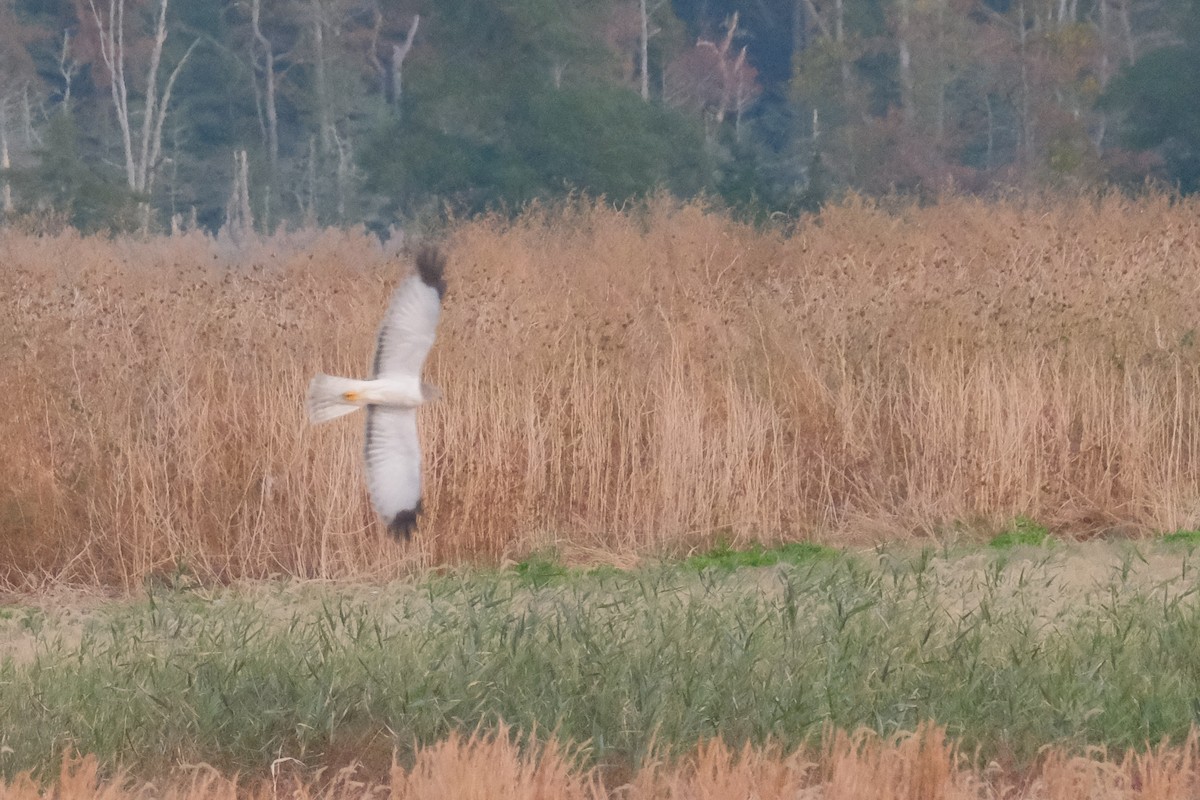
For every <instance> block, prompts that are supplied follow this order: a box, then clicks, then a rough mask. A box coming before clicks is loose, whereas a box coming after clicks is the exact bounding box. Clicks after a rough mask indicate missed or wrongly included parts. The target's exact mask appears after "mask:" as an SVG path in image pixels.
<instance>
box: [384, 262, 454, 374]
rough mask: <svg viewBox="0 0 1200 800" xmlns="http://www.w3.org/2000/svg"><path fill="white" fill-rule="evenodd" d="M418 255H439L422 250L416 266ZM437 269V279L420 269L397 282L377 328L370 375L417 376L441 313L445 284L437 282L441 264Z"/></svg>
mask: <svg viewBox="0 0 1200 800" xmlns="http://www.w3.org/2000/svg"><path fill="white" fill-rule="evenodd" d="M421 258H425V259H437V258H440V256H438V255H437V254H436V253H432V254H427V253H422V254H421V255H420V256H419V257H418V262H417V263H418V268H421V267H422V266H423V263H422V261H421V260H420V259H421ZM436 268H437V269H438V270H439V272H438V279H437V280H436V281H430V280H429V279H428V278H427V273H426V271H425V270H422V271H421V272H419V273H418V274H417V275H413V276H411V277H409V278H408V279H407V280H405V281H404V283H402V284H400V286H399V288H397V289H396V293H395V294H394V295H392V301H391V303H390V304H389V305H388V310H387V314H386V315H385V316H384V318H383V324H382V325H381V326H380V329H379V341H378V343H377V345H376V347H375V363H374V368H373V372H374V374H373V376H372V377H375V378H389V377H398V376H402V375H404V376H409V375H411V376H413V377H419V376H420V373H421V365H422V364H424V363H425V357H426V356H427V355H429V348H431V347H432V346H433V337H434V334H435V332H436V331H437V324H438V318H439V317H440V316H441V312H442V292H443V290H444V284H442V283H441V282H440V269H441V265H440V263H438V264H437V266H436Z"/></svg>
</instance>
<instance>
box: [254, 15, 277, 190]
mask: <svg viewBox="0 0 1200 800" xmlns="http://www.w3.org/2000/svg"><path fill="white" fill-rule="evenodd" d="M261 5H262V3H261V0H252V2H251V4H250V27H251V30H252V31H253V33H254V39H255V41H257V42H258V43H259V45H260V46H261V47H262V51H263V80H264V82H265V83H266V86H265V87H264V93H265V94H266V98H265V103H266V116H267V162H268V165H269V167H270V172H271V180H272V181H274V180H275V175H276V170H277V168H278V166H279V113H278V109H277V107H276V104H275V49H274V48H273V47H272V46H271V40H270V39H268V38H267V37H266V36H264V35H263V32H262V25H261V22H260V17H261Z"/></svg>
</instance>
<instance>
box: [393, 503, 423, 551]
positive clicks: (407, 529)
mask: <svg viewBox="0 0 1200 800" xmlns="http://www.w3.org/2000/svg"><path fill="white" fill-rule="evenodd" d="M420 513H421V503H420V502H419V501H418V502H417V507H416V508H408V509H405V510H404V511H401V512H399V513H397V514H396V516H394V517H392V519H391V521H390V522H389V523H388V526H387V530H388V534H389V535H390V536H391V537H392V538H393V539H395V540H396V541H398V542H407V541H409V540H410V539H412V534H413V531H415V530H416V529H417V515H418V514H420Z"/></svg>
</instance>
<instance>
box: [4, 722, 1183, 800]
mask: <svg viewBox="0 0 1200 800" xmlns="http://www.w3.org/2000/svg"><path fill="white" fill-rule="evenodd" d="M360 772H361V771H360V770H358V769H356V768H355V767H353V766H352V767H348V768H346V769H343V770H341V771H339V772H338V773H336V774H335V775H333V776H322V775H321V774H319V773H318V775H317V777H316V778H312V777H306V776H305V775H304V774H303V770H299V771H297V770H296V769H295V767H294V765H293V763H292V762H291V760H290V759H281V760H280V761H279V762H277V763H276V765H275V767H274V768H273V770H272V773H273V774H272V777H271V779H270V780H258V781H254V780H247V779H244V778H239V777H237V776H234V777H229V776H224V775H222V774H220V773H218V772H217V771H216V770H213V769H212V768H210V767H207V766H205V765H199V766H194V767H191V768H188V769H185V770H181V771H180V773H179V774H177V775H176V776H175V777H174V778H173V779H171V780H170V781H169V782H163V783H160V784H142V785H137V784H134V783H132V782H130V781H127V780H123V779H122V778H120V777H118V778H116V779H112V778H107V779H106V778H103V777H102V776H101V775H100V772H99V768H98V763H97V761H96V759H95V758H94V757H90V756H89V757H85V758H70V757H68V758H64V760H63V765H62V770H61V772H60V775H59V776H58V779H57V781H55V782H53V783H50V784H46V785H43V784H39V783H38V782H36V781H34V780H33V779H31V778H30V777H29V776H28V774H24V775H19V776H17V777H16V778H15V779H14V780H13V781H12V783H8V784H6V783H4V782H3V781H2V780H0V799H2V800H48V799H49V798H54V800H91V799H92V798H97V799H98V800H149V799H150V798H167V799H168V800H226V799H228V800H235V798H243V797H244V798H255V799H256V800H259V799H261V800H281V798H295V799H296V800H306V799H307V798H327V799H328V800H348V799H349V798H356V799H361V800H373V799H374V798H391V800H408V798H413V799H414V800H417V799H419V800H429V798H455V800H606V799H607V798H614V799H615V798H621V800H652V799H657V798H661V799H662V800H684V799H685V798H686V800H700V799H703V800H726V799H728V800H741V799H742V798H746V797H754V798H759V799H760V800H774V799H775V798H778V800H805V799H806V798H809V799H811V800H817V799H818V798H821V799H822V800H991V798H1005V799H1006V800H1134V799H1135V798H1136V799H1138V800H1183V798H1191V797H1195V796H1196V793H1197V792H1198V791H1200V744H1198V740H1197V736H1196V733H1195V731H1193V733H1192V734H1191V735H1190V736H1189V737H1188V739H1187V740H1186V741H1185V742H1184V743H1183V744H1181V745H1177V746H1173V747H1172V746H1170V745H1168V744H1167V743H1165V742H1164V743H1163V744H1160V745H1159V746H1157V747H1153V748H1147V749H1146V750H1144V751H1142V752H1128V753H1126V754H1124V755H1123V756H1121V757H1117V758H1110V757H1108V755H1107V754H1106V753H1104V752H1103V751H1102V750H1094V751H1092V752H1090V753H1088V754H1086V755H1078V754H1072V753H1070V752H1067V751H1065V750H1061V749H1055V748H1049V749H1047V750H1046V751H1045V752H1044V753H1043V756H1042V758H1041V759H1040V762H1039V764H1038V765H1037V766H1036V767H1034V768H1033V770H1032V771H1031V773H1030V774H1028V775H1014V774H1008V773H1006V771H1005V770H1003V769H1002V768H1000V767H999V766H998V765H996V764H994V763H993V764H989V765H987V766H984V767H980V766H979V765H978V764H972V763H970V760H969V759H967V758H965V757H964V756H963V754H962V753H961V752H960V751H959V748H958V746H957V745H956V744H955V743H954V742H953V741H952V740H950V739H948V738H947V736H946V732H945V730H944V729H942V728H940V727H939V726H937V725H933V724H928V725H924V726H922V727H921V728H920V729H918V730H917V731H916V732H915V733H903V734H898V735H895V736H891V737H888V738H882V737H880V736H878V735H876V734H874V733H870V732H866V731H862V732H859V733H857V734H854V735H850V734H847V733H845V732H843V731H832V732H827V733H826V735H825V737H824V740H823V742H822V744H821V746H820V748H819V750H818V751H817V752H810V753H805V752H802V751H801V752H795V753H784V752H782V751H780V750H779V749H778V748H775V747H771V746H767V747H765V748H752V747H749V746H746V747H744V748H742V749H741V750H733V749H731V748H729V747H728V746H727V745H725V744H723V743H722V742H721V741H720V740H712V741H709V742H706V743H701V744H700V745H698V746H697V748H696V749H695V750H694V751H693V753H692V755H691V756H689V757H687V758H685V759H683V760H681V761H680V762H678V763H664V762H658V763H651V764H650V765H648V766H645V767H643V768H642V769H640V770H638V771H636V772H634V773H633V774H632V775H630V776H628V780H627V781H622V780H620V779H618V778H616V776H614V775H611V774H607V775H606V774H605V773H604V772H603V770H601V769H599V768H592V769H581V768H579V767H577V766H576V765H575V763H574V759H573V756H572V753H571V752H570V749H569V748H563V747H562V746H559V745H557V744H556V743H555V742H553V741H550V742H547V743H545V744H540V745H533V746H524V747H523V746H521V745H520V744H518V743H517V742H515V741H514V738H513V737H512V736H510V735H509V733H508V732H507V730H505V729H503V728H501V729H500V731H499V732H498V733H480V732H477V733H476V734H474V735H472V736H469V737H467V736H460V735H458V734H456V733H452V734H451V735H450V736H449V737H448V738H447V739H445V740H444V741H442V742H438V743H435V744H431V745H429V746H426V747H422V748H420V749H419V750H418V751H417V752H416V755H415V758H414V763H413V764H412V766H411V767H410V768H405V767H402V766H399V765H396V764H394V763H393V766H392V768H391V770H390V774H389V775H388V776H387V777H386V779H384V780H383V781H377V780H371V779H369V778H366V777H364V776H363V775H361V774H360ZM614 784H615V785H614ZM610 785H612V786H611V788H610Z"/></svg>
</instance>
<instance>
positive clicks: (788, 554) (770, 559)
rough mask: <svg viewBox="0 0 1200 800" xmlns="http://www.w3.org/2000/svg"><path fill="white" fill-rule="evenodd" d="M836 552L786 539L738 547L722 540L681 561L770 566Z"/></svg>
mask: <svg viewBox="0 0 1200 800" xmlns="http://www.w3.org/2000/svg"><path fill="white" fill-rule="evenodd" d="M837 555H838V551H836V550H834V549H833V548H831V547H825V546H824V545H819V544H813V543H812V542H788V543H787V544H782V545H778V546H775V547H763V546H762V545H761V544H758V543H757V542H756V543H754V544H752V545H750V546H749V547H745V548H740V549H734V548H733V547H731V546H730V545H729V544H728V543H727V542H723V543H721V544H718V545H717V546H716V547H714V548H713V549H712V550H709V551H708V552H707V553H701V554H699V555H695V556H692V557H690V558H688V559H687V560H686V561H685V562H684V565H685V566H687V567H689V568H691V569H694V570H705V569H709V568H717V569H723V570H732V569H737V568H738V567H769V566H771V565H773V564H803V563H806V562H809V561H815V560H820V559H826V558H833V557H835V556H837Z"/></svg>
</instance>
